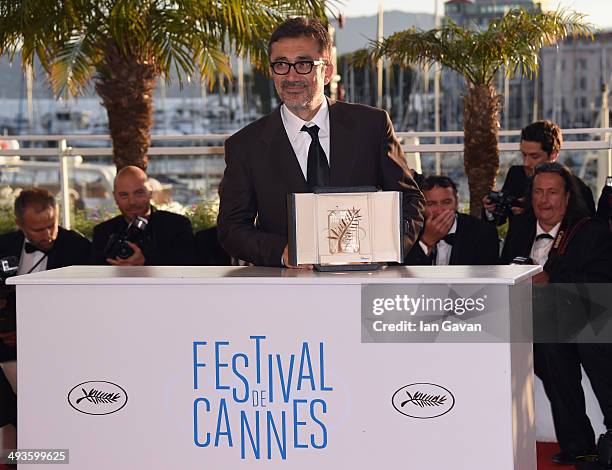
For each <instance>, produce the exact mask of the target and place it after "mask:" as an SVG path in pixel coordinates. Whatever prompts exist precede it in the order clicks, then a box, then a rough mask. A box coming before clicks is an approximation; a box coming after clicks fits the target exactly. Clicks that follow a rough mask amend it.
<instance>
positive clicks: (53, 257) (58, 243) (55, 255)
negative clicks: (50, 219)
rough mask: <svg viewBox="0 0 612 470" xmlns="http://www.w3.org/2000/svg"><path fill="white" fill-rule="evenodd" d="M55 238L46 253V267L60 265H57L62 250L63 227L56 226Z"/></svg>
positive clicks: (53, 267) (57, 266) (51, 267)
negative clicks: (51, 246)
mask: <svg viewBox="0 0 612 470" xmlns="http://www.w3.org/2000/svg"><path fill="white" fill-rule="evenodd" d="M57 230H58V232H57V238H56V239H55V242H54V243H53V248H52V249H51V251H49V254H48V255H47V256H48V258H47V269H55V268H59V267H61V266H60V265H59V259H60V258H61V251H62V244H63V243H62V242H63V241H64V237H63V232H64V229H63V228H62V227H58V229H57Z"/></svg>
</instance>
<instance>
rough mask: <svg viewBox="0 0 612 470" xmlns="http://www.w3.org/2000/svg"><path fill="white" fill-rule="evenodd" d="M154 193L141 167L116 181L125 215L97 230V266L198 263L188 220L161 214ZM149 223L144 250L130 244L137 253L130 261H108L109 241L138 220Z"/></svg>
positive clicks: (116, 194) (131, 168) (123, 173)
mask: <svg viewBox="0 0 612 470" xmlns="http://www.w3.org/2000/svg"><path fill="white" fill-rule="evenodd" d="M151 195H152V191H151V188H150V186H149V184H148V181H147V174H146V173H145V172H144V171H143V170H141V169H140V168H138V167H135V166H126V167H124V168H122V169H121V170H120V171H119V172H118V173H117V176H116V178H115V185H114V189H113V196H114V198H115V202H116V203H117V207H118V208H119V210H120V211H121V215H118V216H117V217H114V218H112V219H110V220H107V221H106V222H102V223H101V224H98V225H96V226H95V227H94V231H93V262H94V263H95V264H112V265H113V266H143V265H146V266H188V265H191V264H193V263H194V247H193V232H192V230H191V222H190V221H189V219H188V218H187V217H184V216H182V215H179V214H174V213H172V212H167V211H162V210H157V209H155V208H154V207H153V206H152V205H151ZM136 217H143V218H145V219H146V220H147V221H148V223H147V224H146V229H145V230H144V236H143V242H142V243H141V244H142V245H143V246H139V245H138V244H136V243H132V242H130V241H128V242H127V243H128V245H129V246H130V248H131V249H132V251H133V253H132V254H131V255H129V256H128V257H127V258H121V257H119V256H117V257H114V258H109V257H107V254H106V249H107V246H108V244H109V240H111V239H112V240H115V239H116V237H117V236H118V235H120V234H122V233H124V232H125V230H126V229H127V227H128V225H129V224H130V223H131V222H132V221H133V220H134V219H135V218H136Z"/></svg>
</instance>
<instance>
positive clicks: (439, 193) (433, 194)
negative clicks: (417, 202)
mask: <svg viewBox="0 0 612 470" xmlns="http://www.w3.org/2000/svg"><path fill="white" fill-rule="evenodd" d="M423 195H424V196H425V199H427V200H431V199H448V198H453V199H454V197H455V191H453V188H452V187H450V186H449V187H447V188H443V187H442V186H433V187H432V188H431V189H426V190H424V191H423Z"/></svg>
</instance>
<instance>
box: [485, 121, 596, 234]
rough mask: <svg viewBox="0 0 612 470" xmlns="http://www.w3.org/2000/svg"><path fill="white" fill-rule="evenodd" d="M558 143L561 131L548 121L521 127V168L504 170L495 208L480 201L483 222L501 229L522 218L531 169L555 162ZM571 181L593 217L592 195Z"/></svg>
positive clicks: (488, 199) (488, 201) (490, 202)
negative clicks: (514, 218)
mask: <svg viewBox="0 0 612 470" xmlns="http://www.w3.org/2000/svg"><path fill="white" fill-rule="evenodd" d="M562 143H563V136H562V134H561V129H559V126H557V125H556V124H555V123H553V122H552V121H536V122H533V123H531V124H529V125H528V126H527V127H525V128H524V129H523V130H522V131H521V144H520V148H521V154H522V155H523V164H522V165H513V166H511V167H510V169H509V170H508V174H507V176H506V180H505V181H504V185H503V186H502V189H501V192H500V193H499V194H498V195H497V199H499V198H501V201H498V203H497V204H496V202H495V201H493V200H492V198H491V197H490V196H485V197H484V198H483V200H482V202H483V206H484V214H483V215H484V218H486V219H487V220H489V221H495V222H496V223H497V225H502V224H503V223H505V222H506V219H508V218H510V222H512V218H513V216H515V215H519V214H522V213H523V212H524V211H525V203H526V201H527V191H528V187H529V182H530V180H531V177H532V176H533V170H534V168H535V167H536V166H537V165H539V164H540V163H545V162H554V161H556V160H557V157H558V156H559V151H560V150H561V144H562ZM573 178H574V180H575V182H576V184H577V185H578V188H579V190H580V195H581V197H582V199H583V200H584V203H585V204H586V207H587V210H588V213H589V215H593V214H594V213H595V202H594V200H593V193H592V192H591V190H590V189H589V187H588V186H587V185H586V184H584V182H583V181H582V180H581V179H579V178H578V177H576V176H573ZM494 198H495V196H494ZM500 203H501V204H500Z"/></svg>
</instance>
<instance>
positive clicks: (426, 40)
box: [356, 8, 595, 85]
mask: <svg viewBox="0 0 612 470" xmlns="http://www.w3.org/2000/svg"><path fill="white" fill-rule="evenodd" d="M584 18H585V15H584V14H582V13H576V12H569V11H567V10H557V11H552V12H548V11H547V12H541V13H531V12H527V11H525V10H524V9H522V8H519V9H515V10H511V11H509V12H508V13H507V14H506V15H504V16H503V17H502V18H500V19H498V20H493V21H491V23H489V27H488V28H487V29H485V30H478V29H466V28H462V27H460V26H458V25H457V24H455V23H454V22H452V21H451V20H449V21H448V23H447V24H445V25H444V26H442V27H440V28H437V29H431V30H429V31H420V30H417V29H415V28H411V29H408V30H406V31H401V32H398V33H395V34H393V35H391V36H389V37H388V38H386V39H384V40H383V41H382V42H373V43H372V46H371V49H370V50H369V51H367V52H364V51H363V50H362V51H358V54H357V55H356V60H357V62H364V61H368V60H372V59H373V60H378V59H379V58H381V57H388V58H390V59H391V60H392V61H393V62H396V63H399V64H401V65H403V66H405V67H408V66H409V65H410V64H411V63H412V62H420V63H428V64H433V63H436V62H437V63H439V64H441V65H442V66H444V67H448V68H449V69H452V70H454V71H456V72H458V73H460V74H462V75H463V76H464V77H465V78H466V79H467V80H468V82H469V83H471V84H472V85H490V84H491V83H493V80H494V79H495V76H496V74H497V72H498V71H499V70H500V69H501V68H502V67H504V68H505V70H506V73H507V74H508V75H509V76H514V75H516V74H518V75H521V76H528V77H533V76H534V75H537V72H538V66H539V52H540V49H541V48H542V47H545V46H551V45H553V44H555V43H557V42H558V41H559V40H561V39H564V38H565V37H568V36H573V37H577V36H588V37H592V35H593V32H594V31H595V28H594V26H593V25H592V24H590V23H585V22H584Z"/></svg>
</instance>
